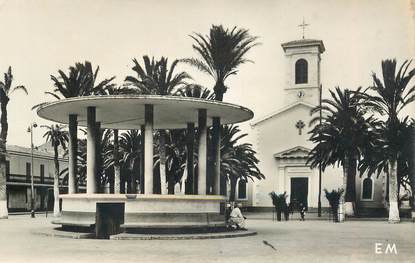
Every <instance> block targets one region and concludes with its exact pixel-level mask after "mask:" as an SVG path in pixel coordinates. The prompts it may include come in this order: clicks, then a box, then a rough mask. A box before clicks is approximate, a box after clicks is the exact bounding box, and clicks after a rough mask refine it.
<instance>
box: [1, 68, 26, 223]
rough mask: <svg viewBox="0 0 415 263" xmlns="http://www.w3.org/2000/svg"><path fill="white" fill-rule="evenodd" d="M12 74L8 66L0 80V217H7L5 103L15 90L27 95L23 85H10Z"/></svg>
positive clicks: (6, 123)
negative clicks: (2, 78)
mask: <svg viewBox="0 0 415 263" xmlns="http://www.w3.org/2000/svg"><path fill="white" fill-rule="evenodd" d="M12 83H13V75H12V68H11V67H9V69H8V70H7V72H6V73H4V82H3V81H0V107H1V117H0V125H1V132H0V218H7V217H8V211H7V194H6V191H7V190H6V144H7V134H8V130H9V123H8V120H7V105H8V103H9V101H10V95H11V94H12V93H13V92H14V91H15V90H22V91H24V92H25V93H26V95H27V90H26V88H25V87H24V86H21V85H20V86H15V87H12Z"/></svg>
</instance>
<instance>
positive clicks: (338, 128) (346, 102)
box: [307, 87, 376, 215]
mask: <svg viewBox="0 0 415 263" xmlns="http://www.w3.org/2000/svg"><path fill="white" fill-rule="evenodd" d="M330 94H331V99H324V100H322V103H321V106H317V107H315V108H314V109H312V111H311V113H312V114H315V113H319V112H320V110H322V111H323V112H324V113H325V114H324V115H323V116H322V117H321V119H320V116H317V117H315V118H313V119H312V120H311V122H310V125H314V124H316V123H318V122H320V121H322V123H321V124H318V125H316V126H315V127H314V128H313V129H312V130H311V131H310V134H311V137H310V141H312V142H313V143H315V146H314V148H313V149H312V150H311V152H310V153H309V157H308V160H307V163H309V164H310V166H311V168H315V167H317V166H321V169H322V170H323V171H324V170H325V169H326V167H327V166H331V165H335V164H341V165H342V166H343V189H344V190H345V195H342V197H341V202H340V203H341V204H342V206H343V207H342V206H341V209H342V210H341V211H345V207H344V206H346V208H348V209H347V211H346V214H348V215H352V214H354V204H355V202H356V190H355V182H356V172H357V161H358V160H359V159H360V157H361V152H362V151H363V149H364V148H365V146H366V144H367V143H369V142H370V140H369V139H370V138H371V136H372V135H371V134H372V130H373V127H374V126H375V125H376V120H375V119H374V118H373V117H369V118H365V114H366V110H365V109H364V108H363V107H361V105H360V103H361V101H362V95H361V88H358V89H357V91H350V90H348V89H345V90H343V91H342V90H341V89H340V88H339V87H336V88H335V91H332V90H330ZM345 202H346V203H348V204H347V205H345V204H344V203H345Z"/></svg>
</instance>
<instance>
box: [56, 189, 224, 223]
mask: <svg viewBox="0 0 415 263" xmlns="http://www.w3.org/2000/svg"><path fill="white" fill-rule="evenodd" d="M60 197H61V198H62V216H61V219H60V220H59V221H58V222H57V223H59V224H61V225H63V226H80V227H88V226H91V225H94V224H95V222H96V207H97V203H121V204H124V207H125V208H124V220H123V221H124V223H123V224H122V225H121V226H122V227H123V228H126V229H128V228H132V229H133V228H183V227H184V228H187V227H192V228H206V227H208V228H210V227H223V226H225V218H224V215H223V214H221V209H220V208H221V203H224V202H225V197H223V196H213V195H146V194H136V195H135V194H67V195H61V196H60Z"/></svg>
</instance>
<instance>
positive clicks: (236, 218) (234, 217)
mask: <svg viewBox="0 0 415 263" xmlns="http://www.w3.org/2000/svg"><path fill="white" fill-rule="evenodd" d="M241 208H242V204H241V203H238V204H237V206H236V207H235V208H234V209H233V210H232V212H231V214H230V218H229V225H230V226H236V229H240V230H246V228H245V219H246V217H244V216H243V215H242V212H241Z"/></svg>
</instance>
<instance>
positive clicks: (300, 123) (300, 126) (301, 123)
mask: <svg viewBox="0 0 415 263" xmlns="http://www.w3.org/2000/svg"><path fill="white" fill-rule="evenodd" d="M295 127H296V128H297V129H298V135H301V134H302V129H303V128H304V127H305V124H304V122H303V121H302V120H299V121H297V123H296V124H295Z"/></svg>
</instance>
